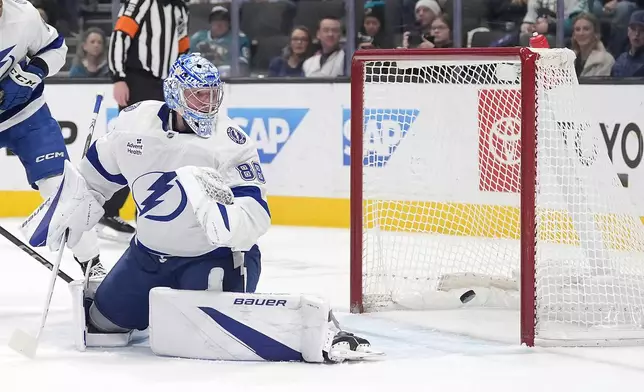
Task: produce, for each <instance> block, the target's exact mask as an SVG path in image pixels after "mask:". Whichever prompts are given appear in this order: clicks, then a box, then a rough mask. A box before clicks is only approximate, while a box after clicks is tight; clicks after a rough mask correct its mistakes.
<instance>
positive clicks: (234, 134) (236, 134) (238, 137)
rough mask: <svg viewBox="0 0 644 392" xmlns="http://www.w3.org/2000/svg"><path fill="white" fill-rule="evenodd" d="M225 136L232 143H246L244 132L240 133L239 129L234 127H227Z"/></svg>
mask: <svg viewBox="0 0 644 392" xmlns="http://www.w3.org/2000/svg"><path fill="white" fill-rule="evenodd" d="M226 134H227V135H228V137H229V138H230V140H232V141H233V142H235V143H237V144H244V143H246V140H247V139H246V135H245V134H244V132H242V131H240V130H239V129H237V128H235V127H230V126H229V127H228V129H226Z"/></svg>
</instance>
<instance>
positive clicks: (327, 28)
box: [302, 16, 345, 78]
mask: <svg viewBox="0 0 644 392" xmlns="http://www.w3.org/2000/svg"><path fill="white" fill-rule="evenodd" d="M316 36H317V39H318V40H319V41H320V47H321V48H320V50H319V51H318V53H316V54H315V55H314V56H312V57H309V58H308V59H307V60H306V61H305V62H304V65H303V66H302V68H303V70H304V76H306V77H307V78H311V77H336V76H344V75H345V72H344V58H345V53H344V49H342V47H341V46H340V38H341V37H342V24H341V23H340V19H338V18H337V17H335V16H325V17H323V18H322V19H320V22H319V24H318V31H317V35H316Z"/></svg>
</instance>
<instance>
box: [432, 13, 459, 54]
mask: <svg viewBox="0 0 644 392" xmlns="http://www.w3.org/2000/svg"><path fill="white" fill-rule="evenodd" d="M430 31H431V36H432V40H431V42H432V43H433V45H434V47H435V48H452V47H454V42H453V41H452V19H451V18H450V16H449V15H448V14H442V15H439V16H437V17H436V19H434V21H433V22H432V28H431V30H430Z"/></svg>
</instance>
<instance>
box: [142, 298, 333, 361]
mask: <svg viewBox="0 0 644 392" xmlns="http://www.w3.org/2000/svg"><path fill="white" fill-rule="evenodd" d="M328 317H329V304H328V303H327V302H326V301H324V300H322V299H320V298H316V297H312V296H302V295H281V294H243V293H220V292H213V291H188V290H173V289H170V288H165V287H158V288H154V289H152V290H151V291H150V347H151V348H152V351H153V352H154V353H155V354H157V355H162V356H172V357H184V358H195V359H212V360H232V361H302V360H304V361H306V362H323V361H324V358H323V355H322V351H323V349H325V347H327V348H328V346H329V344H330V341H331V340H332V339H333V335H334V333H333V332H332V331H331V329H330V328H329V322H328Z"/></svg>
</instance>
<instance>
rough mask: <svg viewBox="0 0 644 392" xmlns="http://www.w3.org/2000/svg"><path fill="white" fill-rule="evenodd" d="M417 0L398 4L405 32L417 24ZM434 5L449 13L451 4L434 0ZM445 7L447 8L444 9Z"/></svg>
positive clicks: (445, 0)
mask: <svg viewBox="0 0 644 392" xmlns="http://www.w3.org/2000/svg"><path fill="white" fill-rule="evenodd" d="M470 1H476V0H470ZM417 2H418V0H402V1H401V2H400V4H401V5H400V8H401V10H400V13H401V16H402V25H403V26H404V28H405V30H409V29H411V28H412V26H414V24H415V23H417V22H416V21H417V19H418V18H417V14H416V4H417ZM436 3H437V4H438V6H439V7H440V9H441V10H443V11H446V12H450V11H451V4H452V1H450V0H436ZM446 7H449V9H448V8H446Z"/></svg>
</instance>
